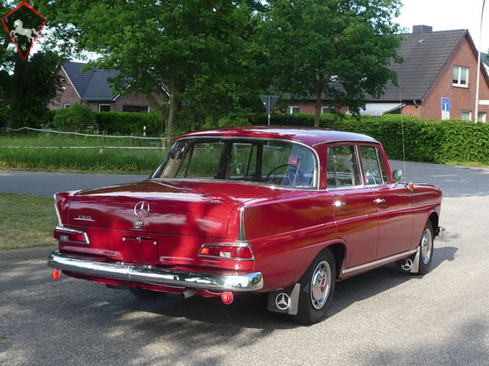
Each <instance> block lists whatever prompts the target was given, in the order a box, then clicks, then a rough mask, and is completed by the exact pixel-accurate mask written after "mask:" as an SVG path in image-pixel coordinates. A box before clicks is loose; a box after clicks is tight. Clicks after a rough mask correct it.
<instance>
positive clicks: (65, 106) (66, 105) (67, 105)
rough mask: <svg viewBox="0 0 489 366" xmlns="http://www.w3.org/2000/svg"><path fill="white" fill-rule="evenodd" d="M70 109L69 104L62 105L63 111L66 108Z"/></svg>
mask: <svg viewBox="0 0 489 366" xmlns="http://www.w3.org/2000/svg"><path fill="white" fill-rule="evenodd" d="M70 107H71V104H70V103H65V104H63V108H64V109H67V108H70Z"/></svg>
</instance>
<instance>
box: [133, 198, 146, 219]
mask: <svg viewBox="0 0 489 366" xmlns="http://www.w3.org/2000/svg"><path fill="white" fill-rule="evenodd" d="M148 214H149V203H148V202H146V201H140V202H138V203H136V205H135V206H134V215H136V217H139V218H140V219H142V218H143V217H146V216H148Z"/></svg>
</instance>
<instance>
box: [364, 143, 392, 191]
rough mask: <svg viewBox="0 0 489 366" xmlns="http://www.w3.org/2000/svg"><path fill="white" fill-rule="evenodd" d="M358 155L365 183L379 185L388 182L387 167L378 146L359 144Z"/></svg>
mask: <svg viewBox="0 0 489 366" xmlns="http://www.w3.org/2000/svg"><path fill="white" fill-rule="evenodd" d="M360 156H361V159H362V166H363V173H364V175H365V180H366V183H367V185H369V186H370V185H379V184H385V183H388V182H389V179H388V177H387V169H386V168H385V164H384V161H383V159H382V156H381V155H380V151H379V148H378V147H375V146H360Z"/></svg>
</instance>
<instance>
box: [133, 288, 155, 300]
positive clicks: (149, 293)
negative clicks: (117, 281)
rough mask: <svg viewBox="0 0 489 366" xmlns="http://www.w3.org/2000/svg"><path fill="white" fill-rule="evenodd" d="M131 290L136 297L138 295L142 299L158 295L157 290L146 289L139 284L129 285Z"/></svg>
mask: <svg viewBox="0 0 489 366" xmlns="http://www.w3.org/2000/svg"><path fill="white" fill-rule="evenodd" d="M129 291H131V293H132V294H133V295H134V296H135V297H137V298H138V299H142V300H149V299H155V298H156V297H157V296H158V293H157V292H154V291H150V290H145V289H142V288H141V287H139V286H136V287H129Z"/></svg>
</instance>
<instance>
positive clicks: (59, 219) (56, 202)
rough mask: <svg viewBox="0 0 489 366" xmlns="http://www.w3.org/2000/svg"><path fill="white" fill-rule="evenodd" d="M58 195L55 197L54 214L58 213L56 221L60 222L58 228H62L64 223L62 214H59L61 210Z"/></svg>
mask: <svg viewBox="0 0 489 366" xmlns="http://www.w3.org/2000/svg"><path fill="white" fill-rule="evenodd" d="M56 195H57V193H55V194H54V195H53V199H54V212H55V213H56V220H57V222H58V226H60V227H62V226H63V222H62V221H61V214H60V213H59V208H58V200H57V199H56Z"/></svg>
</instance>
